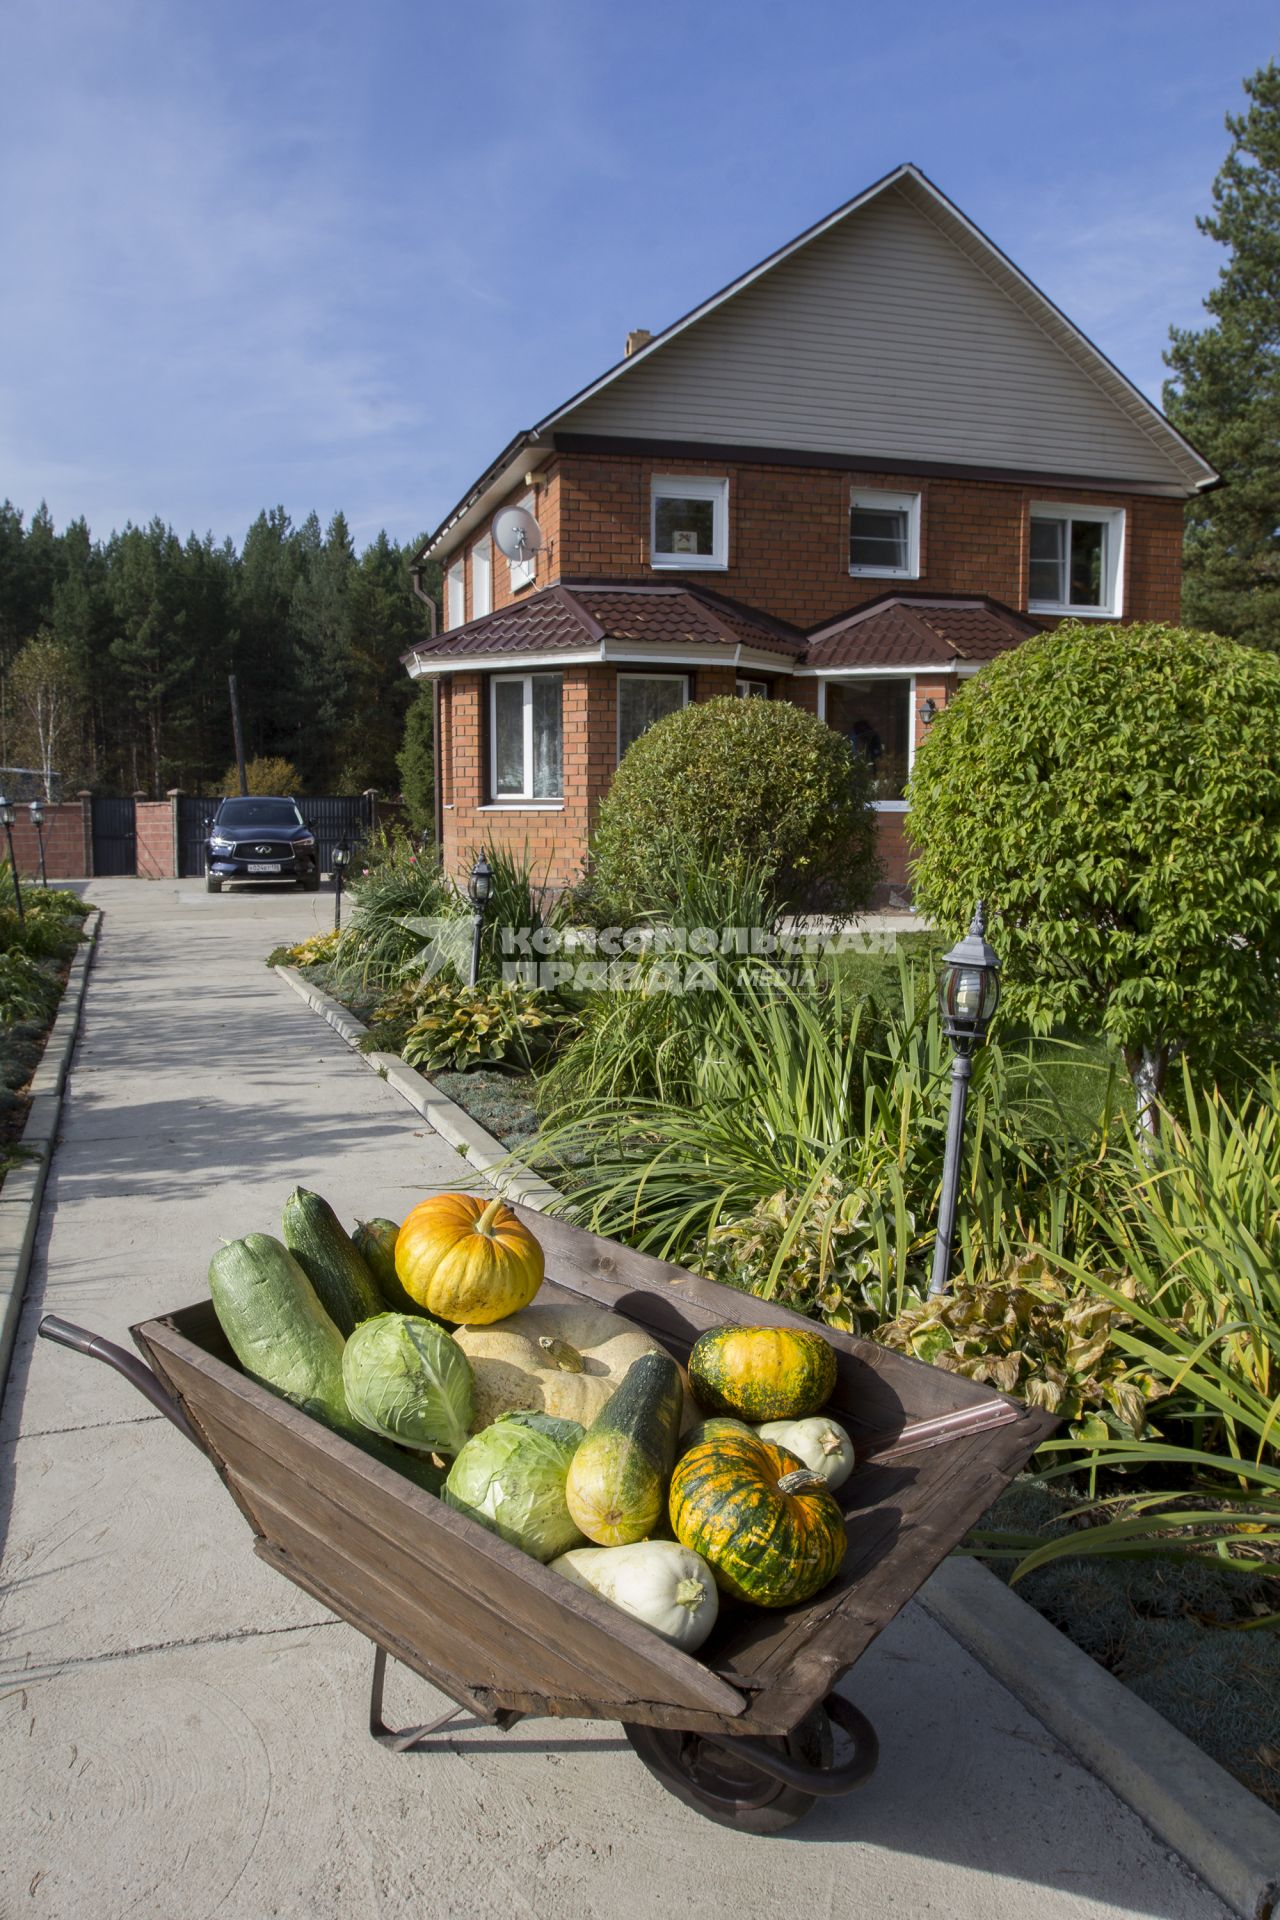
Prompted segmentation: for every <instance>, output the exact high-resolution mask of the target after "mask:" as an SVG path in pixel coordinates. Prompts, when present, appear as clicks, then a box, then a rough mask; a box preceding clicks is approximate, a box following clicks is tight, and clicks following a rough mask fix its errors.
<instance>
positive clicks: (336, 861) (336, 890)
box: [333, 840, 351, 933]
mask: <svg viewBox="0 0 1280 1920" xmlns="http://www.w3.org/2000/svg"><path fill="white" fill-rule="evenodd" d="M350 864H351V848H350V845H349V844H348V842H347V841H345V840H339V841H337V842H336V843H335V845H334V849H333V930H334V932H335V933H336V932H337V931H338V929H339V927H340V926H341V925H342V876H343V874H344V873H345V872H346V870H347V868H348V867H349V866H350Z"/></svg>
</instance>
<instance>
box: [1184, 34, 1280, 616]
mask: <svg viewBox="0 0 1280 1920" xmlns="http://www.w3.org/2000/svg"><path fill="white" fill-rule="evenodd" d="M1244 89H1245V93H1246V94H1247V96H1248V100H1249V105H1248V108H1247V110H1246V111H1245V112H1244V113H1241V114H1228V115H1227V122H1226V124H1227V131H1228V132H1229V133H1230V135H1231V138H1232V145H1231V149H1230V152H1229V153H1228V155H1227V158H1226V160H1225V162H1224V164H1223V166H1222V169H1221V171H1220V172H1219V174H1218V176H1217V178H1216V180H1215V181H1214V183H1213V212H1212V214H1211V215H1209V216H1208V217H1207V218H1205V219H1201V220H1198V221H1197V223H1196V224H1197V225H1198V226H1199V228H1200V231H1201V232H1202V233H1206V234H1208V235H1209V236H1210V238H1211V239H1214V240H1216V241H1218V242H1219V244H1220V245H1222V246H1224V247H1226V248H1227V249H1228V254H1229V257H1228V259H1227V261H1226V263H1225V264H1224V265H1223V266H1222V267H1221V268H1220V270H1219V275H1218V284H1217V286H1216V287H1215V288H1214V289H1213V291H1212V293H1210V294H1209V295H1208V297H1207V299H1206V300H1205V303H1204V304H1205V307H1206V309H1207V310H1208V312H1209V313H1210V314H1211V315H1212V317H1213V318H1212V324H1210V325H1209V326H1207V327H1204V328H1203V329H1201V330H1200V331H1198V332H1196V331H1182V330H1180V329H1179V328H1176V327H1175V328H1173V329H1171V341H1172V344H1171V346H1170V348H1169V350H1168V352H1167V353H1166V355H1165V360H1166V362H1167V364H1168V365H1169V367H1170V368H1171V369H1172V372H1173V379H1172V380H1170V381H1169V382H1168V383H1167V384H1166V386H1165V390H1164V405H1165V411H1166V412H1167V414H1168V415H1169V418H1170V419H1171V420H1172V421H1173V423H1174V425H1175V426H1176V427H1178V428H1180V429H1181V431H1182V432H1184V433H1185V434H1186V435H1187V437H1188V439H1190V440H1191V441H1192V442H1193V443H1194V444H1195V445H1196V446H1197V447H1198V448H1199V450H1200V452H1201V453H1203V454H1204V456H1205V458H1206V459H1207V460H1210V461H1212V463H1213V465H1214V466H1215V467H1217V469H1218V471H1219V472H1220V473H1221V474H1222V476H1223V480H1224V482H1225V485H1223V486H1222V487H1221V488H1217V489H1215V490H1214V491H1213V492H1211V493H1207V494H1202V495H1200V496H1199V497H1198V498H1197V499H1196V500H1194V501H1192V503H1191V505H1190V507H1189V508H1188V519H1187V539H1186V552H1185V562H1184V586H1183V617H1184V619H1185V620H1186V622H1187V623H1188V625H1190V626H1195V627H1203V628H1208V629H1209V630H1210V631H1212V632H1216V633H1222V634H1227V635H1229V636H1230V637H1232V638H1234V639H1238V640H1245V641H1248V642H1250V643H1251V644H1253V645H1255V646H1263V647H1270V648H1274V649H1277V650H1280V67H1277V65H1276V64H1275V63H1274V62H1270V63H1269V64H1268V65H1267V66H1265V67H1260V68H1259V69H1258V71H1257V72H1256V73H1254V74H1252V75H1251V76H1250V78H1249V79H1247V80H1246V81H1245V83H1244Z"/></svg>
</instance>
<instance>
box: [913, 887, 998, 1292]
mask: <svg viewBox="0 0 1280 1920" xmlns="http://www.w3.org/2000/svg"><path fill="white" fill-rule="evenodd" d="M999 1001H1000V960H999V956H998V955H997V954H996V952H995V951H994V949H993V948H992V947H990V946H989V945H988V944H987V921H986V914H985V912H984V909H983V905H982V902H981V900H979V902H978V905H977V907H976V909H975V910H974V915H973V919H972V920H971V922H970V923H969V931H968V933H966V935H965V936H964V939H963V940H957V942H956V944H955V946H954V947H952V949H951V951H950V953H948V954H944V955H943V960H942V975H941V978H940V979H939V981H938V1004H939V1007H940V1008H941V1011H942V1029H943V1032H944V1033H945V1034H946V1036H947V1038H948V1040H949V1041H950V1042H951V1047H952V1054H953V1058H952V1061H951V1105H950V1108H949V1110H948V1113H947V1143H946V1148H945V1151H944V1154H943V1161H942V1192H941V1194H940V1196H939V1199H938V1230H937V1233H936V1235H935V1237H934V1242H933V1273H932V1276H931V1278H930V1281H929V1292H930V1293H931V1294H938V1293H946V1291H947V1289H948V1287H949V1285H950V1280H951V1245H952V1241H953V1240H954V1238H955V1231H956V1203H957V1200H958V1198H959V1193H960V1157H961V1153H962V1150H963V1147H964V1110H965V1106H966V1104H967V1102H968V1098H969V1080H970V1077H971V1076H972V1073H973V1053H974V1049H975V1048H976V1047H979V1046H980V1045H981V1044H982V1042H983V1040H985V1038H986V1035H987V1029H988V1028H989V1027H990V1025H991V1019H992V1015H993V1014H994V1013H995V1010H996V1007H997V1005H998V1004H999Z"/></svg>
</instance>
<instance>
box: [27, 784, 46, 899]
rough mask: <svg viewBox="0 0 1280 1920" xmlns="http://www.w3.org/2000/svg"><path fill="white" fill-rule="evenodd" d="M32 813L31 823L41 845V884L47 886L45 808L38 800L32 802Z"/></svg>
mask: <svg viewBox="0 0 1280 1920" xmlns="http://www.w3.org/2000/svg"><path fill="white" fill-rule="evenodd" d="M30 813H31V824H32V826H33V827H34V828H35V830H36V840H37V841H38V843H39V847H40V885H41V886H42V887H47V886H48V884H49V876H48V874H47V873H46V872H45V870H44V808H43V807H42V806H41V805H40V802H39V801H38V800H33V801H32V802H31V807H30Z"/></svg>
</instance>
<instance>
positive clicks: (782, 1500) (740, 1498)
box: [671, 1432, 845, 1607]
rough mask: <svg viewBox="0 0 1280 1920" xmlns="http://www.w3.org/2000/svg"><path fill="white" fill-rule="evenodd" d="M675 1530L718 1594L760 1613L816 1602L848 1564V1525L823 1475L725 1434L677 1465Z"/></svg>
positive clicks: (750, 1438)
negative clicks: (752, 1606)
mask: <svg viewBox="0 0 1280 1920" xmlns="http://www.w3.org/2000/svg"><path fill="white" fill-rule="evenodd" d="M671 1525H672V1528H673V1530H674V1532H675V1536H676V1539H677V1540H678V1541H679V1542H680V1544H681V1546H682V1547H689V1548H691V1549H692V1550H693V1552H694V1553H700V1554H701V1555H702V1557H703V1559H704V1560H705V1561H706V1562H707V1563H708V1565H709V1566H710V1568H711V1570H712V1572H713V1573H714V1575H715V1579H716V1585H717V1586H718V1587H720V1588H721V1589H722V1590H723V1591H724V1592H725V1593H728V1594H732V1595H733V1597H734V1598H735V1599H737V1600H750V1601H752V1602H753V1603H754V1604H755V1605H756V1606H758V1607H789V1606H791V1605H792V1604H793V1603H794V1602H795V1601H798V1600H808V1599H810V1598H811V1597H812V1595H813V1594H815V1593H817V1592H818V1591H819V1590H820V1589H821V1588H822V1587H825V1586H826V1584H827V1582H828V1581H829V1580H830V1579H832V1578H833V1577H834V1576H835V1574H836V1573H837V1571H838V1570H839V1567H840V1563H841V1561H842V1560H843V1559H844V1550H845V1527H844V1517H843V1515H842V1514H841V1512H840V1509H839V1507H838V1506H837V1505H836V1502H835V1500H834V1499H833V1497H832V1495H831V1494H830V1492H829V1491H828V1489H827V1486H826V1482H825V1481H824V1480H823V1479H822V1477H821V1475H820V1474H816V1473H814V1472H812V1471H811V1470H810V1469H809V1468H808V1467H806V1466H805V1465H804V1464H803V1462H802V1461H800V1460H798V1459H797V1458H796V1456H795V1454H794V1453H789V1452H788V1451H787V1449H786V1448H785V1447H779V1446H776V1445H774V1444H773V1442H772V1441H769V1440H761V1439H760V1438H759V1437H758V1435H756V1434H752V1433H743V1434H738V1433H725V1432H720V1433H717V1434H716V1435H714V1437H713V1438H711V1439H709V1440H704V1441H702V1442H701V1444H700V1445H698V1446H696V1447H691V1448H690V1449H689V1451H688V1452H687V1453H686V1454H684V1455H683V1456H682V1458H681V1459H679V1460H677V1462H676V1466H675V1472H674V1473H673V1474H672V1476H671Z"/></svg>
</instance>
